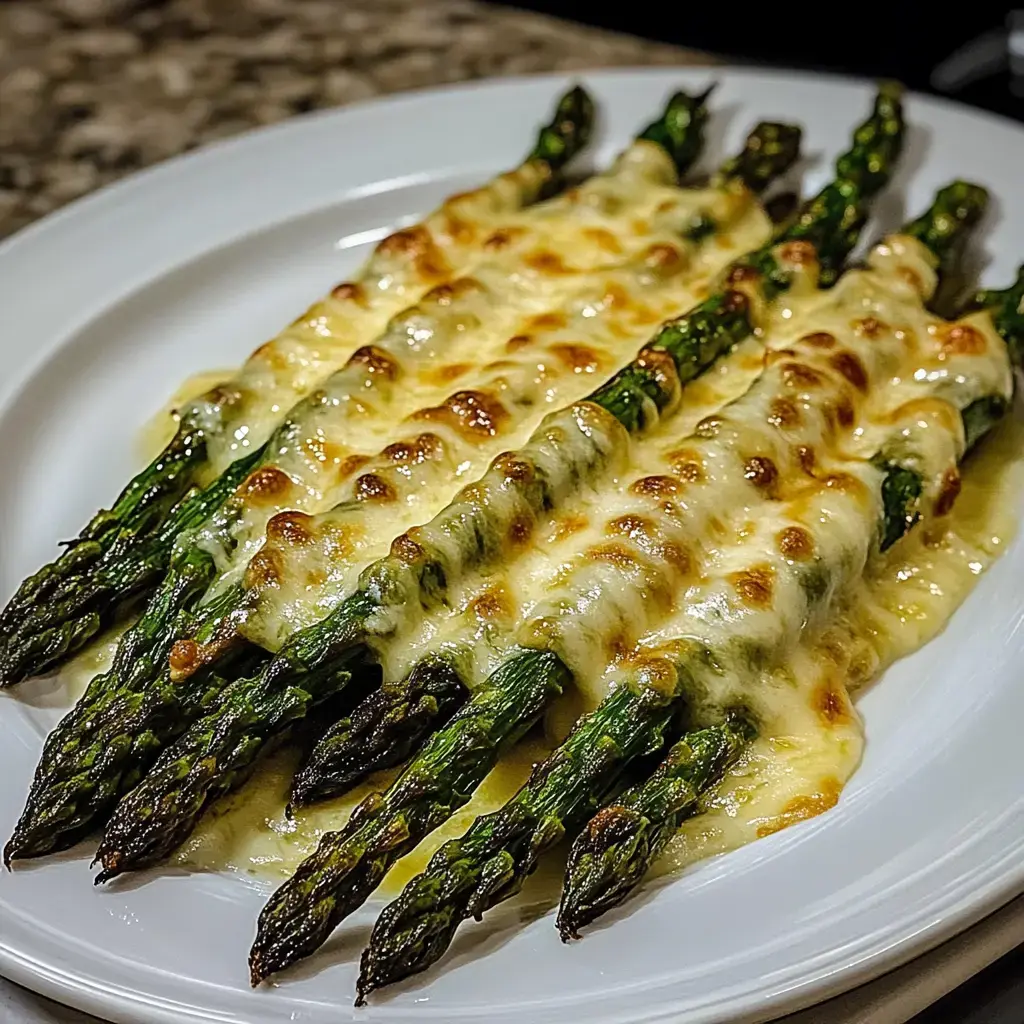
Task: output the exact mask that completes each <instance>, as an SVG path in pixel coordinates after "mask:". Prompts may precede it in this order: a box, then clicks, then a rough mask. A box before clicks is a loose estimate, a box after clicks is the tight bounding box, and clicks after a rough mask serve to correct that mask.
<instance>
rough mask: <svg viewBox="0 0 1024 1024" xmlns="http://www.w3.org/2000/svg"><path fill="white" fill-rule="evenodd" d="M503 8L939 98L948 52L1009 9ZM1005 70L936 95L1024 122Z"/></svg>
mask: <svg viewBox="0 0 1024 1024" xmlns="http://www.w3.org/2000/svg"><path fill="white" fill-rule="evenodd" d="M505 6H512V7H519V8H522V9H526V10H532V11H540V12H543V13H545V14H552V15H556V16H559V17H563V18H568V19H571V20H573V21H579V22H583V23H585V24H590V25H597V26H600V27H602V28H608V29H614V30H617V31H620V32H630V33H632V34H634V35H639V36H644V37H646V38H649V39H656V40H659V41H661V42H666V43H675V44H678V45H681V46H687V47H691V48H692V49H696V50H706V51H708V52H710V53H714V54H718V55H720V56H723V57H725V58H729V59H731V60H732V61H733V62H734V63H757V64H762V65H763V64H768V65H778V66H786V67H797V68H805V69H816V70H825V71H834V72H843V73H847V74H856V75H868V76H871V77H875V78H877V77H887V78H895V79H898V80H899V81H901V82H903V83H904V84H905V85H907V86H908V87H909V88H911V89H916V90H919V91H924V92H939V90H937V89H935V88H934V87H933V85H932V81H931V78H932V73H933V71H934V70H935V68H936V67H937V66H939V65H940V64H941V63H942V62H944V61H945V60H946V58H948V57H949V56H950V55H952V54H953V53H954V52H956V51H958V50H960V49H961V48H962V47H964V46H966V45H968V44H970V43H972V42H974V41H975V40H977V39H978V38H979V37H982V36H984V35H985V34H995V35H996V36H997V38H996V42H995V45H996V47H997V48H998V46H999V41H998V33H999V32H1001V31H1003V29H1004V26H1005V25H1006V23H1007V17H1008V15H1009V14H1010V12H1011V11H1012V10H1013V9H1015V8H1016V9H1017V10H1020V11H1021V16H1022V18H1024V0H1021V2H1020V3H1018V4H1016V5H1013V4H1006V3H1002V4H993V3H985V2H984V0H982V2H972V0H967V2H966V3H957V4H955V5H954V4H952V3H942V4H937V3H920V2H919V3H898V2H896V3H886V4H873V3H867V2H863V3H850V2H849V0H847V2H845V3H844V2H843V0H839V2H838V3H830V4H821V5H814V6H811V5H803V4H792V3H787V4H765V3H760V4H757V3H749V2H747V3H742V4H738V3H731V4H730V3H722V2H717V3H716V2H711V3H707V2H704V3H692V4H681V3H673V2H671V0H619V2H613V0H603V2H598V0H590V2H581V0H516V2H514V3H507V4H505ZM1007 65H1008V59H1004V60H1003V68H1002V69H1001V70H998V71H996V72H995V73H988V74H985V75H984V77H982V78H980V79H978V80H976V81H974V82H973V83H971V84H967V85H963V86H961V87H960V88H957V89H953V90H945V91H944V94H945V95H947V96H950V97H951V98H955V99H959V100H961V101H963V102H968V103H972V104H974V105H976V106H981V107H984V108H986V109H988V110H991V111H994V112H996V113H1001V114H1005V115H1008V116H1011V117H1015V118H1017V119H1018V120H1024V69H1021V72H1020V77H1019V78H1018V82H1019V87H1020V91H1021V95H1020V96H1015V95H1014V94H1013V92H1012V91H1011V75H1010V73H1009V68H1008V66H1007Z"/></svg>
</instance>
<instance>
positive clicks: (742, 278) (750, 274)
mask: <svg viewBox="0 0 1024 1024" xmlns="http://www.w3.org/2000/svg"><path fill="white" fill-rule="evenodd" d="M760 276H761V272H760V271H759V270H758V269H757V268H756V267H752V266H749V265H748V264H746V263H740V264H739V265H738V266H735V267H733V268H732V269H731V270H730V271H729V273H728V274H727V275H726V277H725V280H726V283H727V284H744V283H745V282H747V281H756V280H757V279H758V278H759V277H760Z"/></svg>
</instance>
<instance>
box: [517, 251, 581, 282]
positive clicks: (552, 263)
mask: <svg viewBox="0 0 1024 1024" xmlns="http://www.w3.org/2000/svg"><path fill="white" fill-rule="evenodd" d="M523 262H524V263H525V264H526V265H527V266H528V267H529V268H530V269H531V270H536V271H537V273H538V274H547V275H548V276H550V277H557V276H559V275H562V274H571V273H572V271H571V270H570V269H569V268H568V267H567V266H566V265H565V261H564V260H563V259H562V257H561V256H560V255H559V254H558V253H557V252H553V251H552V250H550V249H534V250H533V251H532V252H528V253H527V254H526V255H525V256H524V257H523Z"/></svg>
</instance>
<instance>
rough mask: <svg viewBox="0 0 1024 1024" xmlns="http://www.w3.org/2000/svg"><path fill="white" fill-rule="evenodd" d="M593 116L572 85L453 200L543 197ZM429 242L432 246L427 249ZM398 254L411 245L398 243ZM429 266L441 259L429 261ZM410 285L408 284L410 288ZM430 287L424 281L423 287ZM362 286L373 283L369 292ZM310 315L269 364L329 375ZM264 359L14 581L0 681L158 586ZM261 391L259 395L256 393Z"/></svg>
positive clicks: (375, 263) (185, 418)
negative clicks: (194, 491)
mask: <svg viewBox="0 0 1024 1024" xmlns="http://www.w3.org/2000/svg"><path fill="white" fill-rule="evenodd" d="M688 102H689V101H688V100H687V98H686V97H683V96H682V95H680V97H678V98H677V99H676V102H675V103H674V106H673V107H672V115H673V123H674V124H675V125H676V131H675V141H676V143H677V149H676V151H681V150H683V149H685V147H686V145H687V138H688V133H687V132H686V131H685V130H684V129H683V128H682V122H683V121H684V120H685V118H686V116H687V114H689V116H691V117H692V118H701V117H703V113H702V111H703V107H702V105H701V104H698V106H697V107H696V108H693V107H692V106H691V105H688ZM593 116H594V110H593V103H592V101H591V99H590V97H589V95H588V94H587V93H586V92H585V91H584V90H583V89H582V88H580V87H575V88H573V89H571V90H570V91H569V92H568V93H566V95H565V96H563V97H562V99H561V100H560V101H559V103H558V105H557V108H556V110H555V115H554V118H553V120H552V122H551V123H550V124H549V125H546V126H545V127H544V128H542V129H541V131H540V133H539V135H538V137H537V142H536V144H535V145H534V148H533V149H532V150H531V152H530V153H529V155H528V156H527V158H526V160H525V161H524V163H523V164H522V165H521V166H520V168H519V169H518V170H517V171H515V172H512V173H510V174H506V175H503V176H501V177H500V178H498V179H496V180H495V181H494V182H493V183H492V184H491V185H490V186H487V187H485V188H484V189H482V190H480V192H479V193H478V194H477V195H476V196H472V195H471V196H467V197H465V199H464V200H459V201H462V202H465V201H467V200H468V201H469V202H471V203H473V204H475V205H479V206H483V207H484V208H485V209H486V208H488V207H490V208H491V209H492V213H493V214H501V213H503V212H510V211H512V210H514V209H517V208H519V207H522V206H525V205H527V204H529V203H532V202H534V201H536V200H537V199H539V198H542V197H543V196H545V195H547V194H550V193H551V192H552V191H554V190H555V189H556V188H557V186H558V184H560V182H561V176H560V175H561V171H562V168H563V167H564V166H565V164H566V163H567V162H568V161H569V160H571V159H572V158H573V157H574V156H575V155H576V154H577V153H578V152H579V150H580V149H581V148H582V147H583V146H584V145H585V144H586V142H587V141H588V140H589V137H590V131H591V126H592V124H593ZM691 144H692V143H691ZM457 202H458V201H457V200H451V201H449V203H448V204H447V205H446V207H442V209H441V210H440V211H438V213H437V214H435V215H434V216H433V218H430V219H428V221H427V222H426V229H429V227H430V225H431V223H432V222H433V221H434V220H436V221H437V223H438V225H439V226H440V225H441V224H443V218H444V217H446V216H447V215H448V213H449V212H450V211H451V212H454V210H455V209H456V205H454V204H456V203H457ZM422 230H425V229H421V231H422ZM403 237H410V238H411V234H410V232H409V231H406V232H405V233H404V235H403ZM428 237H429V236H428ZM430 244H431V245H434V243H433V242H431V243H430ZM460 246H461V243H458V242H457V240H456V239H454V238H453V239H452V240H451V245H450V246H449V247H450V248H451V249H452V253H450V254H449V255H453V256H458V249H459V248H460ZM404 248H405V249H410V248H414V247H411V246H410V245H409V244H408V243H406V244H405V245H404ZM420 248H421V249H422V245H421V246H420ZM402 250H403V245H396V244H395V243H394V242H391V241H387V240H386V241H385V242H384V243H381V245H380V246H379V247H378V250H377V253H376V255H375V256H374V258H372V259H371V260H370V262H369V264H368V265H367V266H366V268H365V269H364V271H363V273H362V275H361V277H360V278H359V279H358V280H357V281H355V282H353V283H351V284H350V285H348V286H341V287H340V288H338V289H335V291H334V293H332V297H333V301H335V302H339V303H342V305H343V308H344V309H345V316H347V317H350V318H353V319H358V318H359V317H360V316H364V314H363V306H365V305H367V301H368V300H367V298H366V296H370V301H369V305H370V306H371V307H373V308H377V307H380V308H383V309H386V308H387V306H386V304H385V303H384V299H385V297H386V298H387V301H389V302H391V303H392V304H393V303H394V299H393V298H392V296H395V295H397V296H398V297H399V299H400V297H401V296H402V295H403V294H405V292H404V289H403V287H402V282H404V281H405V280H406V279H407V278H409V276H410V273H409V272H410V270H413V269H414V264H415V263H416V261H415V260H414V259H413V260H411V259H410V255H409V253H403V252H402ZM396 254H397V259H398V264H397V265H396ZM420 255H421V256H422V255H423V254H422V253H421V254H420ZM437 256H438V257H443V256H444V253H443V252H442V251H441V250H437ZM463 258H464V257H463ZM403 261H404V262H406V263H409V264H410V265H409V267H403V265H402V264H403ZM434 262H435V263H439V260H435V261H434ZM440 262H443V259H441V260H440ZM414 273H415V274H421V271H419V270H415V271H414ZM382 275H383V276H384V277H387V278H388V281H389V285H388V287H385V288H379V287H377V282H378V279H379V278H382ZM421 276H422V274H421ZM435 276H436V275H435ZM414 282H415V277H413V279H412V281H410V284H412V283H414ZM430 283H431V279H429V278H428V279H426V280H425V281H424V286H425V285H429V284H430ZM433 283H436V280H435V281H434V282H433ZM371 284H372V285H373V287H372V288H371V287H369V286H370V285H371ZM357 300H358V301H357ZM402 304H405V303H402ZM392 308H393V306H392ZM313 319H314V320H315V323H314V324H313V325H312V326H311V327H309V329H308V333H309V337H308V338H307V339H306V340H302V336H301V331H299V332H298V333H297V334H296V337H295V338H292V339H290V341H289V344H290V345H292V346H293V347H297V349H296V351H295V352H293V353H291V355H293V356H296V355H297V356H302V357H303V358H302V360H300V361H297V362H296V361H293V360H290V359H281V358H280V353H279V354H278V363H279V364H280V365H284V366H287V367H288V368H289V369H288V371H287V372H289V373H292V372H293V371H292V370H291V367H292V366H293V365H300V364H301V362H305V364H306V365H307V366H309V367H314V366H316V365H317V360H318V359H319V360H320V362H321V363H323V370H324V371H327V370H330V369H331V362H330V360H331V357H332V356H333V358H334V359H335V360H337V359H338V354H337V353H336V351H331V352H328V353H327V354H326V358H325V356H318V355H317V352H318V350H325V349H327V348H328V346H326V345H325V342H324V338H323V330H324V328H323V322H324V321H323V318H322V317H318V318H313ZM364 319H365V316H364ZM293 333H295V331H294V329H293ZM303 346H305V347H304V348H303ZM336 347H337V346H335V349H336ZM300 350H301V351H300ZM307 350H308V351H307ZM273 355H274V353H273V352H272V351H270V350H269V349H268V347H267V346H264V347H263V348H262V349H260V350H257V352H256V353H255V354H254V355H253V356H252V357H251V359H250V360H249V362H248V363H246V365H245V367H243V369H242V371H241V372H240V373H239V375H238V376H237V377H236V378H235V379H234V380H233V381H232V382H230V384H228V385H225V386H222V387H219V388H217V389H215V390H214V391H211V392H209V393H208V394H206V395H204V396H202V397H201V398H199V399H196V400H195V401H193V402H191V403H189V405H188V406H187V407H186V408H185V409H183V410H182V413H181V422H180V425H179V428H178V431H177V433H176V435H175V437H174V439H173V440H172V441H171V442H170V443H169V444H168V446H167V447H166V448H165V449H164V451H163V452H161V454H160V455H159V456H158V457H157V458H156V459H155V460H154V461H153V462H152V463H151V464H150V465H149V466H148V467H147V468H146V469H144V470H143V471H142V472H141V473H140V474H139V475H138V476H136V477H135V478H134V479H133V480H132V481H131V482H130V483H129V484H128V485H127V487H126V488H125V489H124V490H123V491H122V492H121V494H120V495H119V496H118V498H117V500H116V501H115V502H114V504H113V505H112V506H111V508H110V509H108V510H104V511H101V512H99V513H98V514H97V515H96V516H94V517H93V519H92V520H91V521H90V522H89V523H88V524H87V525H86V526H85V527H84V528H83V529H82V531H81V532H80V533H79V535H78V536H77V537H76V538H75V539H74V540H73V541H70V542H69V543H68V544H67V546H66V550H65V551H64V553H63V554H62V555H61V556H60V557H59V558H57V559H56V560H55V561H53V562H50V563H49V564H48V565H46V566H44V567H43V568H42V569H40V570H39V571H38V572H37V573H35V574H34V575H33V576H30V577H29V578H28V579H26V580H25V581H24V582H23V583H22V584H21V586H20V587H19V588H18V590H17V592H16V593H15V594H14V596H13V597H12V598H11V600H10V601H9V602H8V604H7V606H6V608H5V609H4V610H3V612H0V633H2V634H3V636H4V640H3V643H2V645H0V685H10V684H12V683H16V682H18V681H19V680H21V679H24V678H26V677H27V676H29V675H32V674H38V673H40V672H42V671H45V670H46V669H48V668H53V667H55V666H56V665H58V664H60V663H61V662H62V661H63V660H64V659H65V658H66V657H67V656H68V655H70V654H72V653H73V652H74V651H76V650H78V649H79V648H81V647H82V645H83V644H85V643H86V642H87V641H88V640H89V639H90V638H91V637H93V636H94V635H95V634H96V632H97V631H98V630H99V629H101V628H102V627H103V626H104V625H106V624H108V623H109V622H110V621H111V618H112V616H113V615H114V613H115V612H116V610H117V609H118V608H119V607H123V605H124V602H125V601H127V600H129V599H130V598H132V597H134V596H136V595H137V594H139V593H142V592H144V591H145V590H147V589H148V588H151V587H152V585H153V584H154V582H155V581H156V580H158V579H159V577H160V575H161V572H162V570H163V569H165V568H166V564H167V559H168V557H169V556H170V545H171V542H172V541H173V535H171V536H170V537H169V538H168V537H167V535H166V534H167V531H166V530H162V529H161V528H162V527H164V526H165V524H166V523H167V521H168V518H169V517H172V516H173V515H175V514H177V515H178V516H179V517H180V516H182V515H184V516H185V517H186V518H191V517H192V516H193V515H194V513H193V511H192V510H189V511H188V512H183V511H182V510H178V509H177V506H178V505H179V503H180V502H181V501H183V500H184V502H185V503H186V504H188V503H189V497H190V493H189V489H190V488H192V487H194V485H195V484H196V482H197V481H198V480H199V478H200V477H201V475H202V474H203V473H204V472H208V471H209V470H210V469H211V468H216V465H215V463H216V460H217V458H219V457H220V456H219V455H218V453H217V451H216V449H217V448H218V447H224V445H225V444H226V441H225V438H227V437H229V436H230V435H232V434H233V433H236V432H237V429H238V428H239V427H240V426H241V425H242V424H243V423H246V422H247V421H248V420H249V419H250V418H252V415H253V413H254V412H255V411H256V409H257V408H258V407H261V405H266V407H267V408H268V409H273V408H276V403H277V402H279V401H280V400H281V398H282V394H283V392H282V387H281V384H280V383H279V382H277V379H276V377H275V376H274V375H275V374H278V375H279V374H280V373H282V372H284V371H282V370H280V369H275V363H274V362H273V360H272V359H271V358H270V357H271V356H273ZM335 365H337V363H336V362H335ZM307 376H309V374H307ZM315 383H316V378H315V376H314V377H312V378H311V379H310V380H309V382H308V387H306V389H305V390H307V391H311V390H312V389H313V387H314V385H315ZM275 388H276V389H275ZM261 390H262V391H264V392H267V393H266V394H261ZM292 394H293V395H294V391H292ZM260 440H261V439H260V438H258V437H254V436H253V434H252V432H251V431H249V436H248V438H247V444H250V445H253V444H254V445H258V444H259V442H260ZM228 450H230V446H229V448H228ZM221 468H222V467H221ZM197 500H198V502H199V504H200V505H204V504H205V503H204V502H203V499H202V497H199V498H198V499H197ZM206 507H207V509H208V506H206ZM154 533H160V534H161V536H162V537H163V539H164V543H163V544H160V543H159V542H157V543H154V542H153V541H154V538H153V535H154ZM140 543H145V544H147V550H146V551H145V552H144V553H142V554H141V555H140V553H139V552H138V551H137V548H138V545H139V544H140ZM161 556H162V563H161ZM126 560H127V561H128V563H129V564H127V565H126V564H125V561H126ZM142 567H145V568H146V569H148V570H149V571H148V572H147V571H144V569H143V568H142ZM96 574H99V575H100V577H101V580H102V582H99V583H97V582H95V581H94V580H93V577H94V575H96ZM41 607H45V608H46V609H47V615H46V616H45V617H44V618H43V621H42V622H40V621H39V619H40V616H39V614H38V610H39V609H40V608H41ZM41 631H45V635H44V636H37V635H35V634H38V633H39V632H41Z"/></svg>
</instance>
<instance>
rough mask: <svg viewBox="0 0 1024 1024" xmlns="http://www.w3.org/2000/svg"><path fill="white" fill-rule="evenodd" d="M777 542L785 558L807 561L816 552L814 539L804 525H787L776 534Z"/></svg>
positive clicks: (780, 552)
mask: <svg viewBox="0 0 1024 1024" xmlns="http://www.w3.org/2000/svg"><path fill="white" fill-rule="evenodd" d="M775 544H776V546H777V547H778V549H779V554H781V555H782V557H783V558H789V559H792V561H794V562H806V561H807V559H808V558H810V557H811V556H812V555H813V554H814V539H813V538H812V537H811V535H810V534H809V533H808V532H807V531H806V530H805V529H804V528H803V527H802V526H787V527H786V528H785V529H784V530H780V531H779V532H778V533H777V534H776V535H775Z"/></svg>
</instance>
